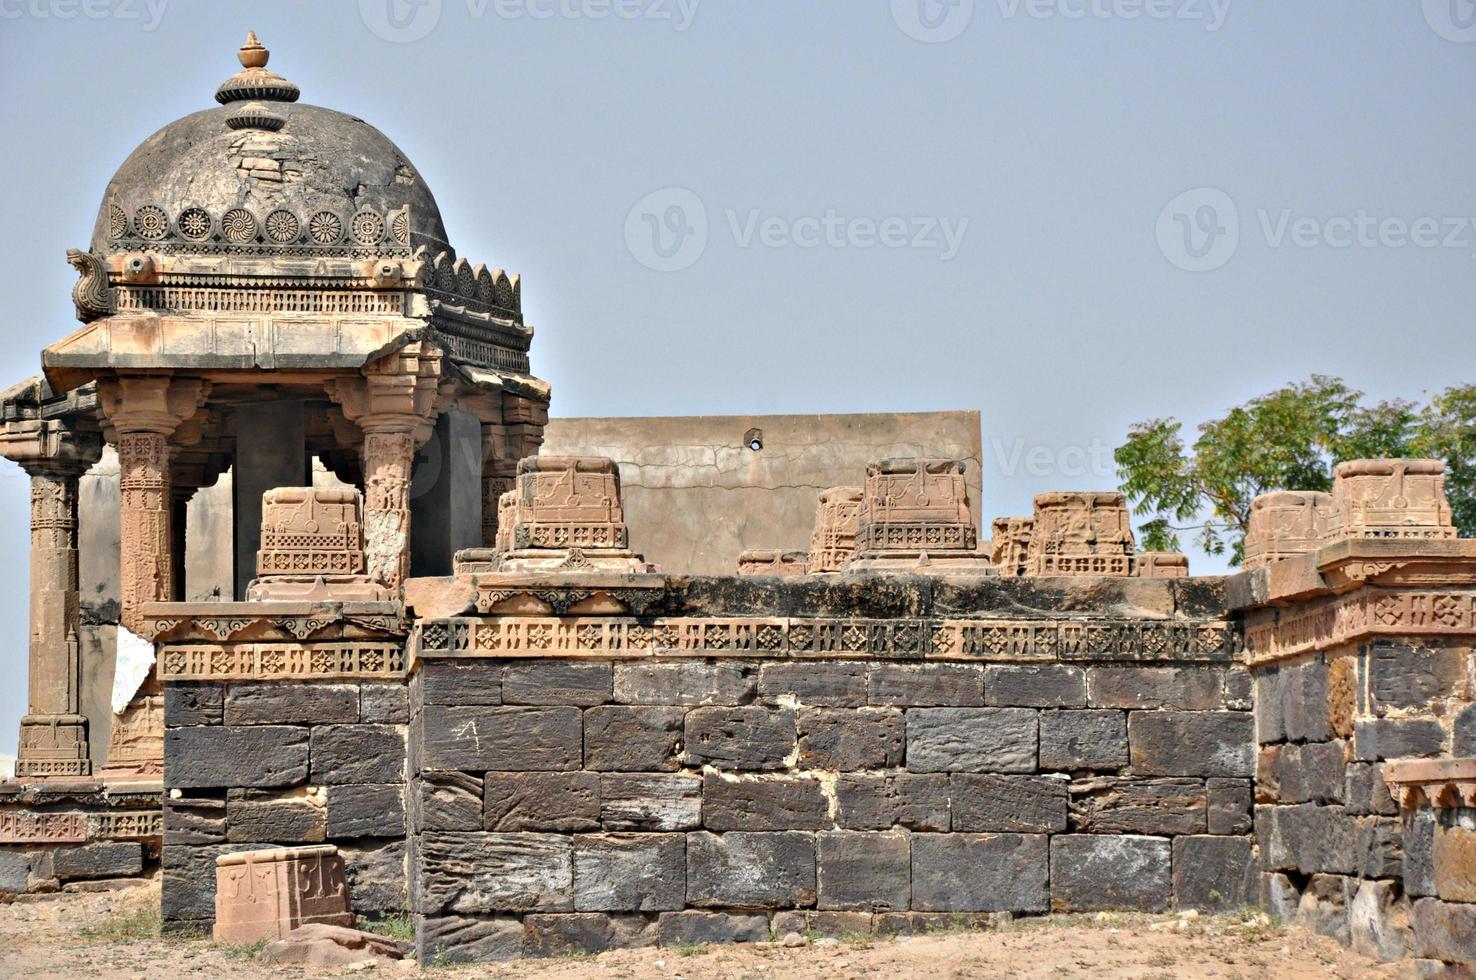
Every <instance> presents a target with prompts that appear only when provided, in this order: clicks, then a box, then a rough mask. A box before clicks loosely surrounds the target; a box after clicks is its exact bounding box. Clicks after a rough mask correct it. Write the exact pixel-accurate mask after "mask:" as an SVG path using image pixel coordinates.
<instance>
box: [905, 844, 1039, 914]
mask: <svg viewBox="0 0 1476 980" xmlns="http://www.w3.org/2000/svg"><path fill="white" fill-rule="evenodd" d="M1048 839H1049V838H1047V837H1046V836H1045V835H1043V834H915V835H913V837H912V907H913V908H914V909H916V910H918V911H921V912H1044V911H1045V910H1046V908H1047V906H1048V904H1049V887H1048V883H1049V881H1050V876H1049V861H1048V857H1047V844H1046V841H1047V840H1048Z"/></svg>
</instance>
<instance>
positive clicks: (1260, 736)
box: [1251, 667, 1286, 745]
mask: <svg viewBox="0 0 1476 980" xmlns="http://www.w3.org/2000/svg"><path fill="white" fill-rule="evenodd" d="M1251 680H1252V684H1253V685H1254V689H1255V708H1254V711H1255V718H1256V743H1257V744H1258V745H1269V744H1271V743H1273V742H1281V741H1284V740H1285V739H1286V717H1285V715H1284V714H1283V713H1282V710H1281V700H1282V687H1283V684H1284V678H1283V677H1282V675H1281V669H1280V668H1279V667H1266V668H1262V669H1260V670H1257V671H1256V673H1255V674H1254V675H1253V677H1252V678H1251Z"/></svg>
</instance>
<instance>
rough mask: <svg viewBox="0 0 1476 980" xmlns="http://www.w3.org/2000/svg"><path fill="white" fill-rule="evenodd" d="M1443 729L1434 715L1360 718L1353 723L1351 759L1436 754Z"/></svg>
mask: <svg viewBox="0 0 1476 980" xmlns="http://www.w3.org/2000/svg"><path fill="white" fill-rule="evenodd" d="M1444 745H1445V729H1444V728H1442V727H1441V726H1440V722H1438V721H1436V720H1434V719H1433V718H1360V719H1358V721H1357V722H1355V723H1354V729H1353V758H1355V759H1357V760H1358V761H1360V762H1375V761H1379V760H1382V759H1403V758H1407V757H1410V756H1421V757H1424V756H1437V755H1439V754H1440V752H1441V750H1442V749H1443V748H1444Z"/></svg>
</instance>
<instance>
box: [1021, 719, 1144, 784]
mask: <svg viewBox="0 0 1476 980" xmlns="http://www.w3.org/2000/svg"><path fill="white" fill-rule="evenodd" d="M1127 764H1128V736H1127V718H1126V716H1125V715H1124V714H1123V713H1122V712H1121V711H1110V710H1088V711H1042V712H1041V713H1040V767H1041V768H1042V769H1061V770H1066V771H1071V770H1077V769H1096V770H1102V769H1121V768H1123V767H1124V766H1126V765H1127Z"/></svg>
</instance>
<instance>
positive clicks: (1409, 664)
mask: <svg viewBox="0 0 1476 980" xmlns="http://www.w3.org/2000/svg"><path fill="white" fill-rule="evenodd" d="M1367 663H1368V668H1367V669H1368V693H1369V697H1370V698H1371V699H1372V705H1371V707H1372V708H1373V709H1374V710H1375V711H1376V712H1378V713H1379V714H1383V713H1384V711H1385V710H1386V709H1388V708H1422V707H1424V706H1426V705H1428V704H1429V703H1430V700H1431V699H1432V698H1434V697H1436V696H1438V695H1439V694H1440V678H1439V677H1438V676H1437V675H1436V673H1435V658H1434V655H1433V654H1432V653H1431V651H1430V650H1429V649H1426V648H1421V647H1416V646H1412V645H1410V644H1406V643H1388V642H1382V641H1380V642H1375V643H1373V644H1371V645H1370V646H1369V648H1368V661H1367Z"/></svg>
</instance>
